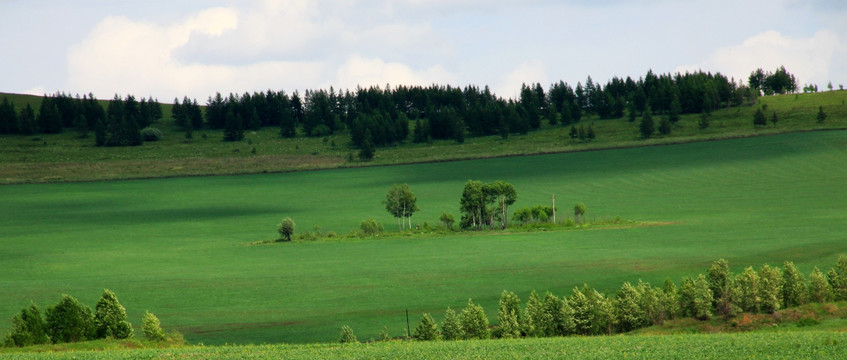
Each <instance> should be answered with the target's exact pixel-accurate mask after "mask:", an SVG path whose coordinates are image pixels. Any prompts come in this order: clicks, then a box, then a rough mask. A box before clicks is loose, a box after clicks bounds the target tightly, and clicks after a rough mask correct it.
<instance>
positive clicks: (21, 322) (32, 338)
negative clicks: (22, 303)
mask: <svg viewBox="0 0 847 360" xmlns="http://www.w3.org/2000/svg"><path fill="white" fill-rule="evenodd" d="M49 342H50V338H49V337H48V336H47V323H45V322H44V318H43V317H41V312H40V311H39V310H38V307H37V306H35V304H31V305H30V306H29V308H23V309H21V314H20V315H17V316H15V317H13V318H12V332H11V333H9V334H8V335H6V339H5V341H4V344H5V345H6V346H21V347H22V346H30V345H36V344H46V343H49Z"/></svg>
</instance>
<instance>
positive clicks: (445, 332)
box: [415, 255, 847, 340]
mask: <svg viewBox="0 0 847 360" xmlns="http://www.w3.org/2000/svg"><path fill="white" fill-rule="evenodd" d="M844 300H847V255H841V256H839V257H838V262H837V263H836V265H835V266H834V267H832V268H831V269H830V270H829V271H828V272H827V274H826V276H824V275H823V273H821V271H820V270H818V269H817V268H815V269H814V270H813V271H812V273H811V274H810V275H809V279H808V281H806V279H805V278H804V276H803V275H802V274H801V273H800V272H799V271H798V270H797V268H796V267H795V266H794V264H793V263H791V262H785V263H784V264H783V268H782V269H780V268H778V267H771V266H769V265H763V266H762V267H761V268H759V269H758V270H755V269H753V268H752V267H747V268H746V269H744V271H742V272H741V273H739V274H733V273H732V272H730V270H729V263H728V262H727V261H726V260H723V259H721V260H718V261H715V262H714V263H712V265H711V266H710V267H709V270H708V273H707V274H706V275H704V274H699V275H697V276H695V277H692V276H689V277H686V278H684V279H683V280H682V283H681V285H680V287H679V288H677V286H676V285H675V284H674V283H673V281H671V280H670V279H666V280H665V282H664V284H662V286H661V287H652V286H651V285H650V284H649V283H646V282H643V281H638V283H637V284H635V285H633V284H631V283H629V282H626V283H624V284H623V285H622V286H621V288H620V289H619V290H618V291H617V293H616V294H614V295H604V294H602V293H600V292H598V291H597V290H594V289H592V288H591V287H590V286H588V285H583V286H582V287H581V288H579V287H577V288H574V289H573V294H571V296H563V297H558V296H556V295H553V294H552V293H550V292H546V293H545V294H544V295H543V296H539V295H538V294H537V293H536V292H535V291H533V292H532V293H530V294H529V298H528V299H527V302H526V304H525V306H524V307H523V309H521V306H520V299H519V298H518V296H517V295H515V294H514V293H512V292H509V291H503V293H502V294H501V296H500V301H499V305H498V312H497V320H498V325H497V326H496V327H495V328H494V329H493V331H490V332H489V327H488V319H487V318H486V317H485V312H484V311H483V309H482V308H481V307H479V306H478V305H475V304H473V302H472V301H471V300H468V305H467V307H466V308H465V309H463V310H462V312H461V313H460V314H459V315H457V314H456V312H454V311H453V310H452V309H450V308H448V309H447V311H446V313H445V314H444V320H443V321H442V323H441V331H440V332H439V331H438V329H437V327H436V326H435V322H434V321H433V320H432V317H431V316H430V315H429V314H423V316H422V317H421V320H420V322H419V324H418V326H417V327H416V328H415V338H416V339H418V340H437V339H444V340H458V339H487V338H489V337H492V336H493V337H496V338H517V337H548V336H570V335H600V334H613V333H624V332H629V331H632V330H635V329H638V328H642V327H647V326H651V325H654V324H657V325H658V324H662V323H663V322H664V321H665V320H668V319H674V318H677V317H693V318H696V319H698V320H708V319H710V318H712V317H714V316H722V317H724V318H726V319H730V318H732V317H735V316H737V315H739V314H742V313H745V314H749V313H774V312H776V311H777V310H780V309H784V308H790V307H796V306H799V305H803V304H805V303H807V302H818V303H823V302H826V301H844ZM808 325H813V319H812V320H806V321H805V322H803V323H802V324H800V323H798V326H808Z"/></svg>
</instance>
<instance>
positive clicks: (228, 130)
mask: <svg viewBox="0 0 847 360" xmlns="http://www.w3.org/2000/svg"><path fill="white" fill-rule="evenodd" d="M241 140H244V127H243V121H242V119H241V115H237V114H233V111H228V112H227V113H226V121H225V126H224V141H241Z"/></svg>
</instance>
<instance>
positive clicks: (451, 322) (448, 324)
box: [441, 307, 465, 340]
mask: <svg viewBox="0 0 847 360" xmlns="http://www.w3.org/2000/svg"><path fill="white" fill-rule="evenodd" d="M441 329H442V330H444V332H443V334H442V335H443V336H444V340H459V339H461V338H463V337H464V336H465V335H464V330H462V323H461V322H460V321H459V317H458V316H456V312H455V311H453V309H451V308H449V307H448V308H447V312H445V313H444V321H442V322H441Z"/></svg>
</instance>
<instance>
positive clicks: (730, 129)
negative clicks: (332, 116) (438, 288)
mask: <svg viewBox="0 0 847 360" xmlns="http://www.w3.org/2000/svg"><path fill="white" fill-rule="evenodd" d="M7 96H8V97H9V98H10V101H13V102H15V103H17V104H24V103H31V104H32V105H33V106H34V107H35V108H36V109H37V108H38V105H39V104H40V98H39V97H32V96H25V95H15V94H0V98H3V97H7ZM763 106H766V107H767V109H766V110H765V113H766V114H767V117H768V119H770V116H771V114H772V113H774V112H775V113H776V114H777V115H778V117H779V122H778V123H777V124H776V125H775V126H774V125H773V124H771V123H768V126H765V127H760V128H754V127H753V113H754V112H755V111H756V109H757V108H760V107H763ZM819 106H822V107H823V108H824V111H825V112H826V114H827V120H826V121H825V122H824V123H822V124H819V123H817V121H816V120H815V115H816V113H817V111H818V107H819ZM21 108H22V105H19V106H18V107H17V109H18V110H20V109H21ZM162 110H163V113H164V118H163V119H161V120H160V122H159V123H157V124H154V125H153V126H155V127H157V128H160V129H161V130H162V131H163V132H164V134H165V135H164V139H163V140H162V141H158V142H148V143H145V144H144V145H142V146H136V147H122V148H105V147H95V146H94V139H93V134H89V135H90V136H89V137H88V138H86V139H80V138H79V136H78V134H77V132H76V131H74V130H70V129H67V130H66V131H65V132H64V133H61V134H40V135H33V136H21V135H14V136H12V135H7V136H2V137H0V184H17V183H43V182H64V181H86V180H112V179H132V178H150V177H173V176H189V175H209V174H246V173H264V172H281V171H292V170H304V169H327V168H339V167H341V168H343V167H356V166H363V165H392V164H406V163H416V162H425V161H441V160H456V159H474V158H490V157H496V156H510V155H523V154H538V153H550V152H568V151H581V150H593V149H602V148H615V147H618V148H619V147H634V146H647V145H661V144H670V143H681V142H692V141H705V140H713V139H724V138H733V137H747V136H757V135H767V134H778V133H786V132H796V131H806V130H815V129H844V128H847V91H827V92H821V93H814V94H789V95H778V96H766V97H763V98H761V99H760V100H759V103H758V104H757V105H755V106H746V105H745V106H740V107H734V108H725V109H720V110H717V111H715V112H713V113H712V115H711V117H710V120H709V121H710V126H709V127H708V128H707V129H700V128H699V126H698V121H699V119H700V114H689V115H684V116H682V119H681V120H680V121H679V123H677V124H676V125H674V126H673V128H672V133H671V134H670V135H667V136H659V135H656V136H654V137H653V138H650V139H647V140H644V139H641V137H640V135H639V132H638V122H637V121H636V122H629V121H627V120H626V119H625V118H620V119H609V120H599V119H597V117H596V116H586V117H585V118H584V120H583V121H582V122H581V123H580V124H581V125H582V126H588V125H589V124H592V126H593V128H594V129H595V130H596V132H597V139H595V140H593V141H574V140H571V138H570V136H569V130H570V127H564V126H551V125H549V124H547V123H546V122H545V123H544V124H543V125H542V127H541V129H540V130H536V131H531V132H529V133H528V134H527V135H511V136H510V137H509V139H507V140H503V139H501V138H500V136H485V137H469V138H467V140H466V141H465V142H464V143H462V144H458V143H456V142H455V141H453V140H440V141H434V142H433V143H431V144H413V143H406V144H403V145H402V146H392V147H386V148H379V149H377V151H376V156H375V157H374V159H373V161H370V162H360V161H358V160H353V161H349V160H348V156H350V155H351V154H353V155H355V153H356V152H357V151H358V150H357V149H354V148H352V147H351V145H350V137H349V135H348V133H347V132H346V131H343V132H341V133H338V134H335V135H332V136H329V137H326V138H310V137H303V136H302V134H301V135H298V137H296V138H293V139H283V138H281V137H280V136H279V129H277V128H275V127H267V128H263V129H260V130H258V131H248V132H246V133H245V140H244V141H239V142H229V143H228V142H223V141H222V132H221V131H220V130H202V131H195V132H194V137H193V138H192V139H190V140H187V139H185V138H184V136H183V133H182V132H181V131H179V129H178V128H177V126H175V125H174V124H173V119H172V118H171V117H170V111H171V106H170V105H168V104H163V105H162ZM655 118H656V119H655V121H657V122H658V119H659V116H655ZM639 120H640V119H639ZM254 150H255V153H254V152H253V151H254Z"/></svg>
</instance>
